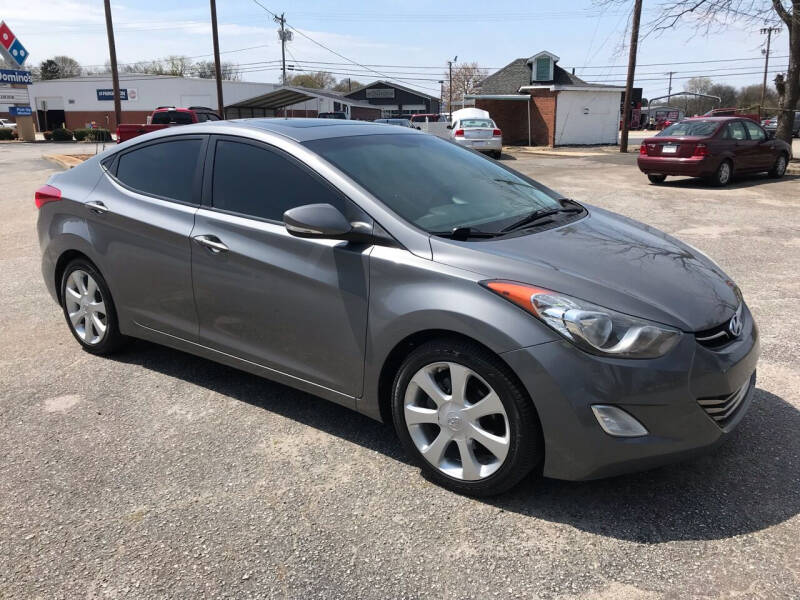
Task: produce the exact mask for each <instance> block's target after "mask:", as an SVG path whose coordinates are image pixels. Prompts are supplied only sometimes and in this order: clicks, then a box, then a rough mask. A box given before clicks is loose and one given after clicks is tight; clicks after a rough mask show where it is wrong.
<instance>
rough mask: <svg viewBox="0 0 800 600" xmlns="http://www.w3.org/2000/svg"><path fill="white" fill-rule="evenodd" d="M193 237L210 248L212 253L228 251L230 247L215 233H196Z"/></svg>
mask: <svg viewBox="0 0 800 600" xmlns="http://www.w3.org/2000/svg"><path fill="white" fill-rule="evenodd" d="M192 239H193V240H194V241H195V242H197V243H198V244H200V245H201V246H205V247H206V248H208V249H209V250H210V251H211V253H212V254H219V253H220V252H227V251H228V247H227V246H226V245H225V244H223V243H222V242H221V241H220V239H219V238H218V237H217V236H215V235H196V236H194V237H193V238H192Z"/></svg>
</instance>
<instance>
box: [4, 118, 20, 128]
mask: <svg viewBox="0 0 800 600" xmlns="http://www.w3.org/2000/svg"><path fill="white" fill-rule="evenodd" d="M0 127H8V128H9V129H16V128H17V124H16V123H14V121H9V120H8V119H0Z"/></svg>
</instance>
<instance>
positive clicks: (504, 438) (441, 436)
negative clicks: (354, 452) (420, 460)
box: [403, 362, 511, 481]
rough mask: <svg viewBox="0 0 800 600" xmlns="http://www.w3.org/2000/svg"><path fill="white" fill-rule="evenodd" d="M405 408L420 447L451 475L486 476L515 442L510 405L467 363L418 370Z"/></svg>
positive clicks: (407, 390) (410, 428) (407, 389)
mask: <svg viewBox="0 0 800 600" xmlns="http://www.w3.org/2000/svg"><path fill="white" fill-rule="evenodd" d="M403 413H404V417H405V422H406V427H407V428H408V432H409V434H410V436H411V439H412V441H413V442H414V444H415V445H416V447H417V450H419V452H420V454H422V456H423V457H424V458H425V460H427V461H428V462H429V463H430V464H431V465H433V466H434V467H435V468H436V469H438V470H439V471H441V472H442V473H444V474H446V475H449V476H450V477H453V478H456V479H461V480H466V481H476V480H480V479H485V478H486V477H489V476H490V475H492V474H493V473H495V472H496V471H497V470H498V469H499V468H500V467H501V466H502V465H503V463H504V462H505V459H506V456H507V455H508V451H509V448H510V445H511V435H510V428H509V423H508V415H507V414H506V410H505V407H504V406H503V403H502V402H501V400H500V397H499V396H498V395H497V393H496V392H495V391H494V390H493V389H492V387H491V386H490V385H489V384H488V383H486V381H485V380H484V379H483V378H482V377H481V376H480V375H478V374H477V373H475V371H473V370H472V369H470V368H468V367H465V366H464V365H461V364H458V363H454V362H437V363H432V364H429V365H426V366H424V367H422V368H421V369H419V370H418V371H417V372H416V373H415V374H414V376H413V377H412V378H411V381H409V383H408V387H407V388H406V393H405V398H404V402H403Z"/></svg>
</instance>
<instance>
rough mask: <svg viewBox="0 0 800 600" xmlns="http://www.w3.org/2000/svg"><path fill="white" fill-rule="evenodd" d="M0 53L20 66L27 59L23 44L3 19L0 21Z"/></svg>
mask: <svg viewBox="0 0 800 600" xmlns="http://www.w3.org/2000/svg"><path fill="white" fill-rule="evenodd" d="M0 54H2V55H3V56H5V58H6V59H8V60H10V61H11V62H12V63H16V64H17V65H19V66H20V67H21V66H22V65H23V64H24V63H25V61H26V60H27V59H28V51H27V50H26V49H25V46H23V45H22V42H20V41H19V40H18V39H17V36H15V35H14V32H13V31H11V28H10V27H9V26H8V25H6V22H5V21H0Z"/></svg>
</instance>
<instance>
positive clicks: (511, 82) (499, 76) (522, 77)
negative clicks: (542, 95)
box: [476, 52, 608, 95]
mask: <svg viewBox="0 0 800 600" xmlns="http://www.w3.org/2000/svg"><path fill="white" fill-rule="evenodd" d="M539 54H542V53H541V52H540V53H539ZM532 83H533V84H538V83H541V84H544V83H548V84H551V85H559V86H562V85H576V86H581V87H590V86H591V85H592V84H590V83H586V82H585V81H584V80H583V79H581V78H580V77H577V76H576V75H573V74H572V73H570V72H568V71H566V70H565V69H562V68H561V67H559V66H558V65H553V81H550V82H543V81H537V82H531V63H530V58H518V59H516V60H514V61H511V62H510V63H508V64H507V65H506V66H505V67H503V68H502V69H500V70H499V71H496V72H494V73H492V74H491V75H489V76H488V77H487V78H486V79H484V80H483V81H481V83H480V90H479V91H478V92H476V95H481V94H516V93H517V92H519V88H521V87H522V86H524V85H532ZM602 87H608V86H602Z"/></svg>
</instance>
